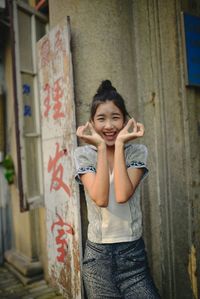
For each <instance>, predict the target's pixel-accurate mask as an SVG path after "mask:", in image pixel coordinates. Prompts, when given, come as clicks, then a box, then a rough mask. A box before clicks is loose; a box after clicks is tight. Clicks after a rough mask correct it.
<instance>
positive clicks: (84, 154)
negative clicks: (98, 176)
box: [74, 146, 96, 184]
mask: <svg viewBox="0 0 200 299" xmlns="http://www.w3.org/2000/svg"><path fill="white" fill-rule="evenodd" d="M74 160H75V168H76V172H75V180H76V181H77V182H78V183H79V184H82V182H81V179H80V175H81V174H84V173H88V172H94V173H95V172H96V152H95V151H94V150H93V149H91V148H90V147H89V146H80V147H77V148H76V149H75V151H74Z"/></svg>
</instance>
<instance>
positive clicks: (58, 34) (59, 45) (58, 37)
mask: <svg viewBox="0 0 200 299" xmlns="http://www.w3.org/2000/svg"><path fill="white" fill-rule="evenodd" d="M62 43H63V41H62V34H61V32H60V30H58V31H57V32H56V35H55V44H54V49H55V52H56V54H57V53H58V51H62Z"/></svg>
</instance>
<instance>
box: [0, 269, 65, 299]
mask: <svg viewBox="0 0 200 299" xmlns="http://www.w3.org/2000/svg"><path fill="white" fill-rule="evenodd" d="M0 298H1V299H63V297H62V296H61V295H60V294H59V293H58V291H57V290H55V289H53V288H51V287H50V286H48V285H47V283H46V281H45V280H40V281H37V282H34V283H31V284H27V285H25V286H24V285H23V284H22V283H21V282H20V281H19V280H18V279H17V278H16V277H15V276H14V275H13V274H12V273H11V272H10V271H9V270H8V269H7V268H6V267H0Z"/></svg>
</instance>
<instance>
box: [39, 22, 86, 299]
mask: <svg viewBox="0 0 200 299" xmlns="http://www.w3.org/2000/svg"><path fill="white" fill-rule="evenodd" d="M37 50H38V68H39V70H38V72H39V83H40V99H41V123H42V146H43V164H44V167H43V170H44V194H45V207H46V225H47V250H48V268H49V275H50V278H51V281H52V283H53V284H54V285H56V286H58V288H59V289H60V291H61V293H62V294H63V295H64V297H65V298H69V299H71V298H81V278H80V268H81V267H80V261H81V225H80V206H79V190H78V187H77V185H76V184H75V181H74V162H73V151H74V148H75V147H76V134H75V108H74V94H73V74H72V61H71V52H70V31H69V21H68V19H67V18H65V19H63V20H62V21H61V22H60V23H59V24H58V25H57V26H56V27H54V28H53V29H52V30H51V31H50V32H49V33H48V34H47V35H46V36H44V37H43V38H42V39H41V40H40V41H39V42H38V44H37Z"/></svg>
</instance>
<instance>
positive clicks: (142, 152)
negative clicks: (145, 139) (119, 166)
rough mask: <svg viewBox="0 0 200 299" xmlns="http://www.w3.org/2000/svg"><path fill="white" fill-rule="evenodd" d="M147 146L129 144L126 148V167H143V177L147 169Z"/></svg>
mask: <svg viewBox="0 0 200 299" xmlns="http://www.w3.org/2000/svg"><path fill="white" fill-rule="evenodd" d="M147 156H148V150H147V147H146V146H145V145H143V144H130V145H129V146H128V147H127V149H126V167H127V168H131V167H133V168H144V174H143V177H142V179H144V178H145V177H146V176H147V174H148V172H149V170H148V168H147Z"/></svg>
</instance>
